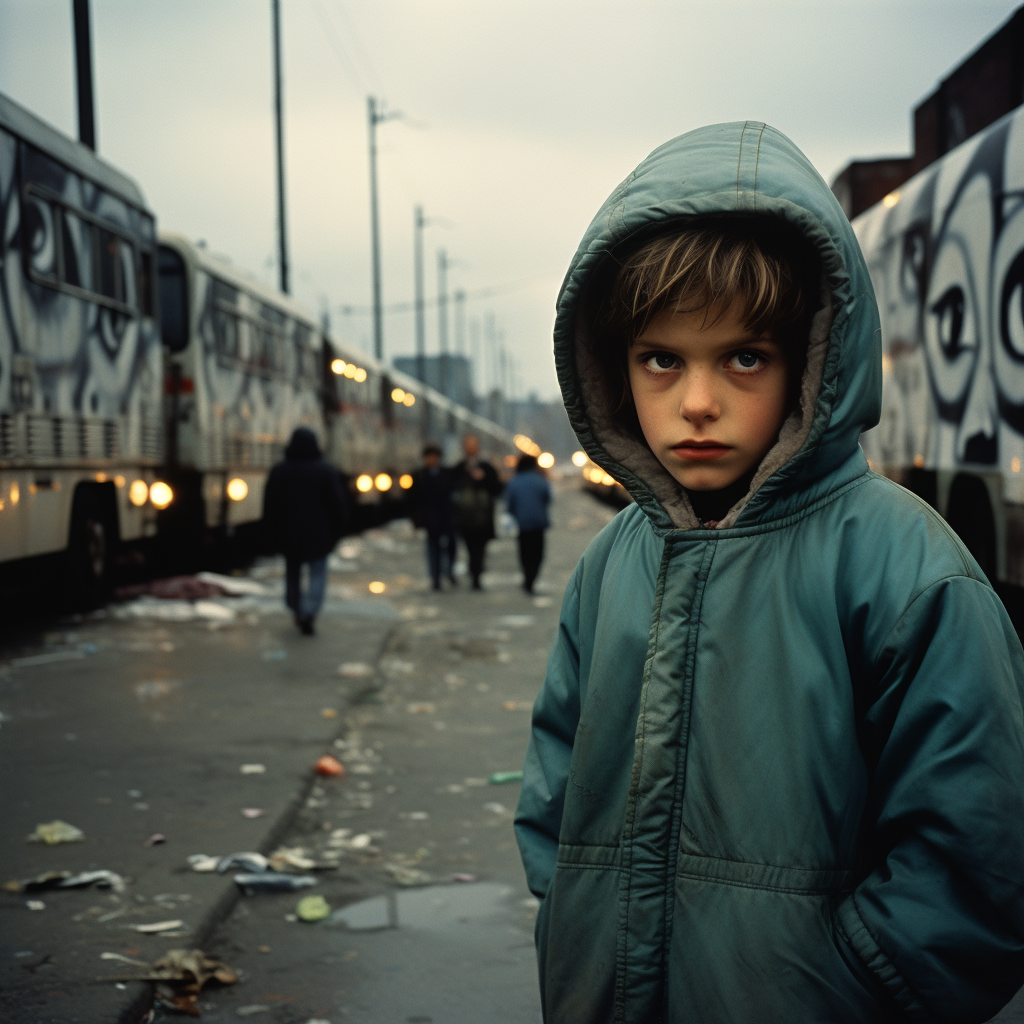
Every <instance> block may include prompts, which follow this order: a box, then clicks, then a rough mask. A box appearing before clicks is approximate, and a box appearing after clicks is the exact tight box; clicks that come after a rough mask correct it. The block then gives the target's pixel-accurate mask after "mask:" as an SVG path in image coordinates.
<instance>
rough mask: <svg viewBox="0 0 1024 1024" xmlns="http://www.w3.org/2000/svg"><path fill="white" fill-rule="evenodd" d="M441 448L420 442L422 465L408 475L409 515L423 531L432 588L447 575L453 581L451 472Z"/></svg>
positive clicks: (453, 544)
mask: <svg viewBox="0 0 1024 1024" xmlns="http://www.w3.org/2000/svg"><path fill="white" fill-rule="evenodd" d="M441 454H442V453H441V448H440V446H439V445H438V444H436V443H435V442H433V441H431V442H429V443H428V444H426V445H424V446H423V468H422V469H418V470H416V472H415V473H413V475H412V487H411V488H410V489H409V506H410V512H411V515H410V518H411V519H412V521H413V525H414V526H418V527H422V528H423V529H425V530H426V531H427V569H428V571H429V572H430V579H431V582H432V583H433V586H434V589H435V590H440V589H441V579H442V577H444V576H447V577H448V579H449V580H450V581H451V582H452V583H453V584H454V583H455V526H454V522H453V518H452V513H453V510H452V472H451V470H449V469H445V467H444V466H442V465H441Z"/></svg>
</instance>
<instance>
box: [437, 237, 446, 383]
mask: <svg viewBox="0 0 1024 1024" xmlns="http://www.w3.org/2000/svg"><path fill="white" fill-rule="evenodd" d="M437 344H438V348H439V349H440V353H441V354H440V356H439V362H440V366H439V368H438V369H439V371H440V373H439V375H440V382H439V383H440V387H439V389H438V390H439V391H440V392H441V394H442V395H444V396H445V398H447V397H448V253H447V252H446V251H445V250H444V249H438V250H437Z"/></svg>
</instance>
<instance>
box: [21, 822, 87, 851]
mask: <svg viewBox="0 0 1024 1024" xmlns="http://www.w3.org/2000/svg"><path fill="white" fill-rule="evenodd" d="M84 838H85V833H84V832H83V831H82V830H81V829H80V828H75V826H74V825H69V824H68V823H67V822H66V821H60V820H58V821H51V822H47V823H46V824H45V825H36V830H35V832H33V833H32V835H30V836H28V841H29V842H30V843H46V845H47V846H56V845H57V844H58V843H80V842H81V841H82V840H83V839H84Z"/></svg>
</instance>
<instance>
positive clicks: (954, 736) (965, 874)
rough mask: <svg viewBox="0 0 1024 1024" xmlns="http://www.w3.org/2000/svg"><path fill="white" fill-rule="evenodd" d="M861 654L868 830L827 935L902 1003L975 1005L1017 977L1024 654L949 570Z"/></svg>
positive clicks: (950, 1013) (1003, 622)
mask: <svg viewBox="0 0 1024 1024" xmlns="http://www.w3.org/2000/svg"><path fill="white" fill-rule="evenodd" d="M875 666H876V672H877V674H876V675H875V686H876V689H875V690H874V691H873V697H874V702H873V703H872V704H871V706H870V707H868V709H867V712H866V716H865V719H864V722H863V726H862V730H863V731H862V741H863V746H864V750H865V755H866V757H867V759H868V763H869V767H871V768H873V781H872V786H871V792H870V794H869V803H868V809H867V812H866V813H867V814H868V815H869V816H870V817H869V819H868V820H872V819H873V830H872V833H873V835H872V840H871V846H870V847H869V849H868V850H867V851H866V863H865V868H864V873H865V874H866V877H865V878H864V880H863V881H862V882H861V883H860V885H859V886H857V888H856V889H855V890H854V892H853V894H852V895H850V896H849V897H848V898H847V899H845V900H844V901H843V902H842V903H841V904H840V906H839V908H838V911H837V918H836V925H837V929H838V933H839V937H840V939H841V940H843V941H845V942H846V944H847V946H848V947H849V949H850V950H852V951H853V952H854V953H855V954H856V956H857V957H858V958H859V960H860V961H861V962H862V963H863V964H864V966H865V967H866V968H868V970H869V971H870V972H871V973H872V974H873V975H874V976H875V977H876V978H877V979H878V980H879V981H881V983H882V984H883V985H884V987H885V988H886V989H887V990H888V992H889V993H890V995H891V996H892V997H893V998H894V999H895V1001H896V1002H897V1003H898V1004H899V1006H901V1007H902V1009H903V1011H904V1012H905V1013H906V1015H907V1017H908V1018H909V1019H911V1020H927V1021H941V1022H950V1024H952V1022H954V1021H955V1022H957V1024H969V1022H972V1021H977V1022H981V1021H987V1020H988V1019H989V1018H990V1017H992V1016H993V1015H994V1014H995V1013H996V1012H997V1011H998V1010H999V1009H1000V1007H1002V1006H1003V1005H1004V1004H1005V1003H1007V1002H1008V1001H1009V1000H1010V999H1011V998H1012V996H1013V994H1014V993H1015V992H1016V991H1017V989H1018V988H1019V987H1020V985H1021V983H1022V981H1024V711H1022V707H1024V691H1022V684H1024V654H1022V651H1021V646H1020V642H1019V641H1018V639H1017V636H1016V635H1015V633H1014V631H1013V627H1012V626H1011V624H1010V621H1009V618H1008V617H1007V615H1006V611H1005V609H1004V608H1003V606H1002V604H1001V602H1000V601H999V599H998V598H997V597H996V595H995V594H994V593H993V592H992V590H991V589H990V588H989V587H988V586H986V585H985V584H984V583H982V582H980V581H979V580H976V579H972V578H970V577H967V576H956V577H951V578H947V579H943V580H940V581H938V582H937V583H934V584H932V585H931V586H930V587H928V588H927V589H926V590H925V591H924V592H923V593H921V594H919V595H918V596H917V597H916V598H915V599H914V600H913V601H912V603H911V604H910V606H909V607H908V608H907V609H906V611H905V612H904V613H903V615H902V616H901V618H900V619H899V621H898V622H897V623H896V625H895V626H894V627H893V628H892V630H891V631H890V633H889V635H888V637H886V639H885V641H884V643H883V644H882V647H881V650H880V652H879V654H878V655H877V657H876V659H875Z"/></svg>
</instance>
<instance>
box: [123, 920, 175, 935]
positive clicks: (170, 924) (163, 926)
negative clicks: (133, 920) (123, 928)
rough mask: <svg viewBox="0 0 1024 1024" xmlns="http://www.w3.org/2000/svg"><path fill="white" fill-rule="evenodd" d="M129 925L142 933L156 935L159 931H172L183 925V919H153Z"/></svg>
mask: <svg viewBox="0 0 1024 1024" xmlns="http://www.w3.org/2000/svg"><path fill="white" fill-rule="evenodd" d="M131 927H132V928H133V929H134V930H135V931H137V932H142V934H143V935H157V934H159V933H160V932H174V931H178V930H179V929H180V928H184V927H185V922H184V921H154V922H153V923H152V924H133V925H131Z"/></svg>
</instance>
